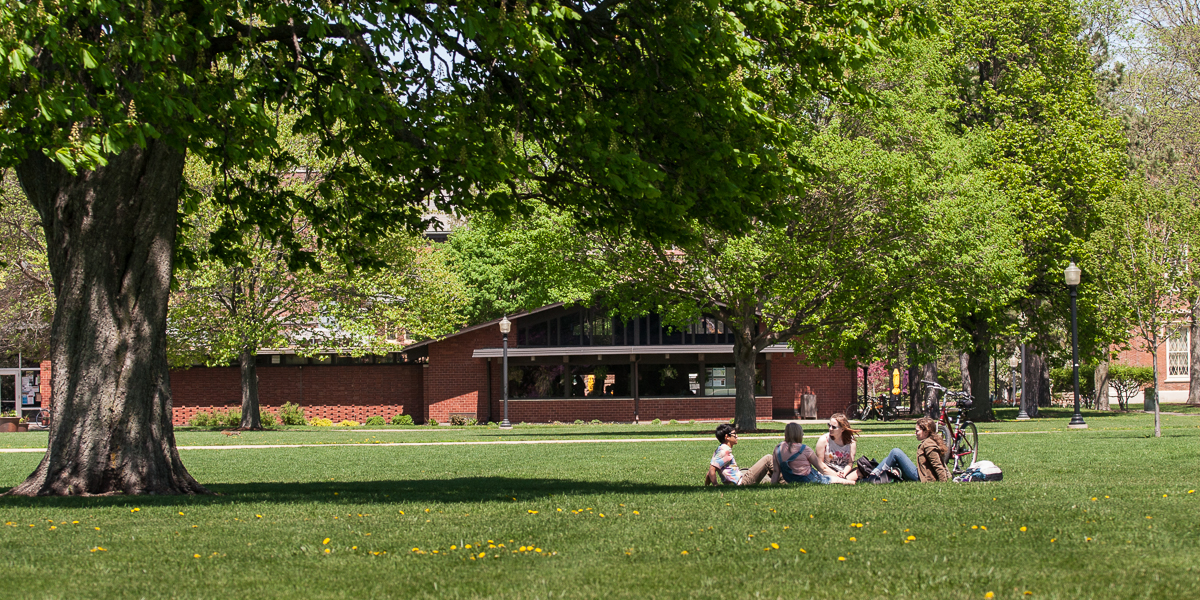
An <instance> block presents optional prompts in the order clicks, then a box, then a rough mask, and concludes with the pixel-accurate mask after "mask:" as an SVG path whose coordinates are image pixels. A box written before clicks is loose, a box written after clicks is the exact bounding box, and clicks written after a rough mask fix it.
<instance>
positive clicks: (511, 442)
mask: <svg viewBox="0 0 1200 600" xmlns="http://www.w3.org/2000/svg"><path fill="white" fill-rule="evenodd" d="M1030 433H1062V432H1061V431H991V432H980V433H979V435H981V436H983V435H1025V434H1030ZM858 437H863V438H876V437H878V438H888V437H912V434H911V433H868V434H864V435H860V436H858ZM738 439H739V440H740V441H743V442H744V441H748V440H781V439H783V436H781V435H760V436H747V437H739V438H738ZM711 441H713V437H712V436H711V435H706V436H704V437H675V438H630V439H623V438H612V439H603V438H601V439H591V440H495V441H483V442H374V443H370V444H363V443H352V444H339V443H334V444H236V445H234V444H230V445H219V446H178V449H180V450H254V449H259V448H336V447H345V446H355V447H357V446H391V447H396V446H498V445H520V444H629V443H636V442H711ZM45 451H46V449H45V448H0V454H6V453H22V452H43V453H44V452H45Z"/></svg>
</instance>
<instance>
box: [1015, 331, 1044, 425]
mask: <svg viewBox="0 0 1200 600" xmlns="http://www.w3.org/2000/svg"><path fill="white" fill-rule="evenodd" d="M1045 362H1046V361H1045V360H1044V359H1043V358H1042V356H1041V355H1040V354H1038V353H1037V348H1036V347H1035V346H1034V345H1033V344H1027V346H1026V351H1025V364H1024V365H1023V366H1022V368H1021V407H1022V408H1024V409H1025V414H1027V415H1029V416H1030V417H1037V416H1038V407H1039V406H1041V398H1042V395H1043V393H1045V394H1046V395H1049V380H1048V379H1047V380H1046V386H1045V388H1043V386H1042V373H1043V371H1044V369H1043V367H1044V366H1045Z"/></svg>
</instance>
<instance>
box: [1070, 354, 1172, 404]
mask: <svg viewBox="0 0 1200 600" xmlns="http://www.w3.org/2000/svg"><path fill="white" fill-rule="evenodd" d="M1108 381H1109V382H1110V383H1112V386H1113V387H1114V388H1116V389H1117V404H1118V405H1120V407H1121V410H1129V401H1130V400H1131V399H1132V398H1133V397H1134V396H1136V395H1137V393H1138V392H1140V391H1142V390H1143V389H1145V388H1146V386H1148V385H1150V384H1152V383H1154V369H1152V368H1151V367H1131V366H1129V365H1117V364H1114V365H1109V367H1108ZM1080 393H1082V392H1080Z"/></svg>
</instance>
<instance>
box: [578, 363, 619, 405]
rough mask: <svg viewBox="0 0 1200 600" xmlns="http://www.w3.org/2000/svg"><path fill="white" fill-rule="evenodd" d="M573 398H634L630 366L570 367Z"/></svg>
mask: <svg viewBox="0 0 1200 600" xmlns="http://www.w3.org/2000/svg"><path fill="white" fill-rule="evenodd" d="M570 367H571V397H572V398H632V397H633V386H632V385H631V383H632V378H631V377H630V375H631V374H632V373H633V367H631V366H630V365H627V364H625V365H570Z"/></svg>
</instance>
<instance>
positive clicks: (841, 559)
mask: <svg viewBox="0 0 1200 600" xmlns="http://www.w3.org/2000/svg"><path fill="white" fill-rule="evenodd" d="M838 560H840V561H844V560H846V557H845V556H839V557H838Z"/></svg>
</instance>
